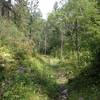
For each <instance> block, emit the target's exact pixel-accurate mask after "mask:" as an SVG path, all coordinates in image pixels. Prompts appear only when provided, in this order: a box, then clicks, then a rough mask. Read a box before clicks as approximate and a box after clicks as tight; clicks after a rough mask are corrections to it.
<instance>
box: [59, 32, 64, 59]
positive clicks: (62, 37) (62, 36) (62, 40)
mask: <svg viewBox="0 0 100 100" xmlns="http://www.w3.org/2000/svg"><path fill="white" fill-rule="evenodd" d="M63 42H64V34H63V32H62V33H61V51H60V53H61V55H60V56H61V60H63Z"/></svg>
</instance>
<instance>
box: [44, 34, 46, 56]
mask: <svg viewBox="0 0 100 100" xmlns="http://www.w3.org/2000/svg"><path fill="white" fill-rule="evenodd" d="M44 46H45V47H44V49H45V50H44V54H45V55H46V54H47V35H46V34H45V40H44Z"/></svg>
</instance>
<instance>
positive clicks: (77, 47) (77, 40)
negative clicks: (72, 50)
mask: <svg viewBox="0 0 100 100" xmlns="http://www.w3.org/2000/svg"><path fill="white" fill-rule="evenodd" d="M75 45H76V52H77V65H78V66H79V59H80V58H79V35H78V22H77V18H76V21H75Z"/></svg>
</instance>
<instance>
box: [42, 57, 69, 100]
mask: <svg viewBox="0 0 100 100" xmlns="http://www.w3.org/2000/svg"><path fill="white" fill-rule="evenodd" d="M42 58H43V59H45V57H42ZM46 58H47V60H45V61H46V62H47V63H48V65H50V67H52V68H53V71H54V73H55V77H56V83H57V84H58V95H57V96H56V97H55V100H68V89H67V88H66V83H67V82H68V79H67V77H66V68H65V67H63V66H59V61H60V60H59V59H56V58H49V57H46Z"/></svg>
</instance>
